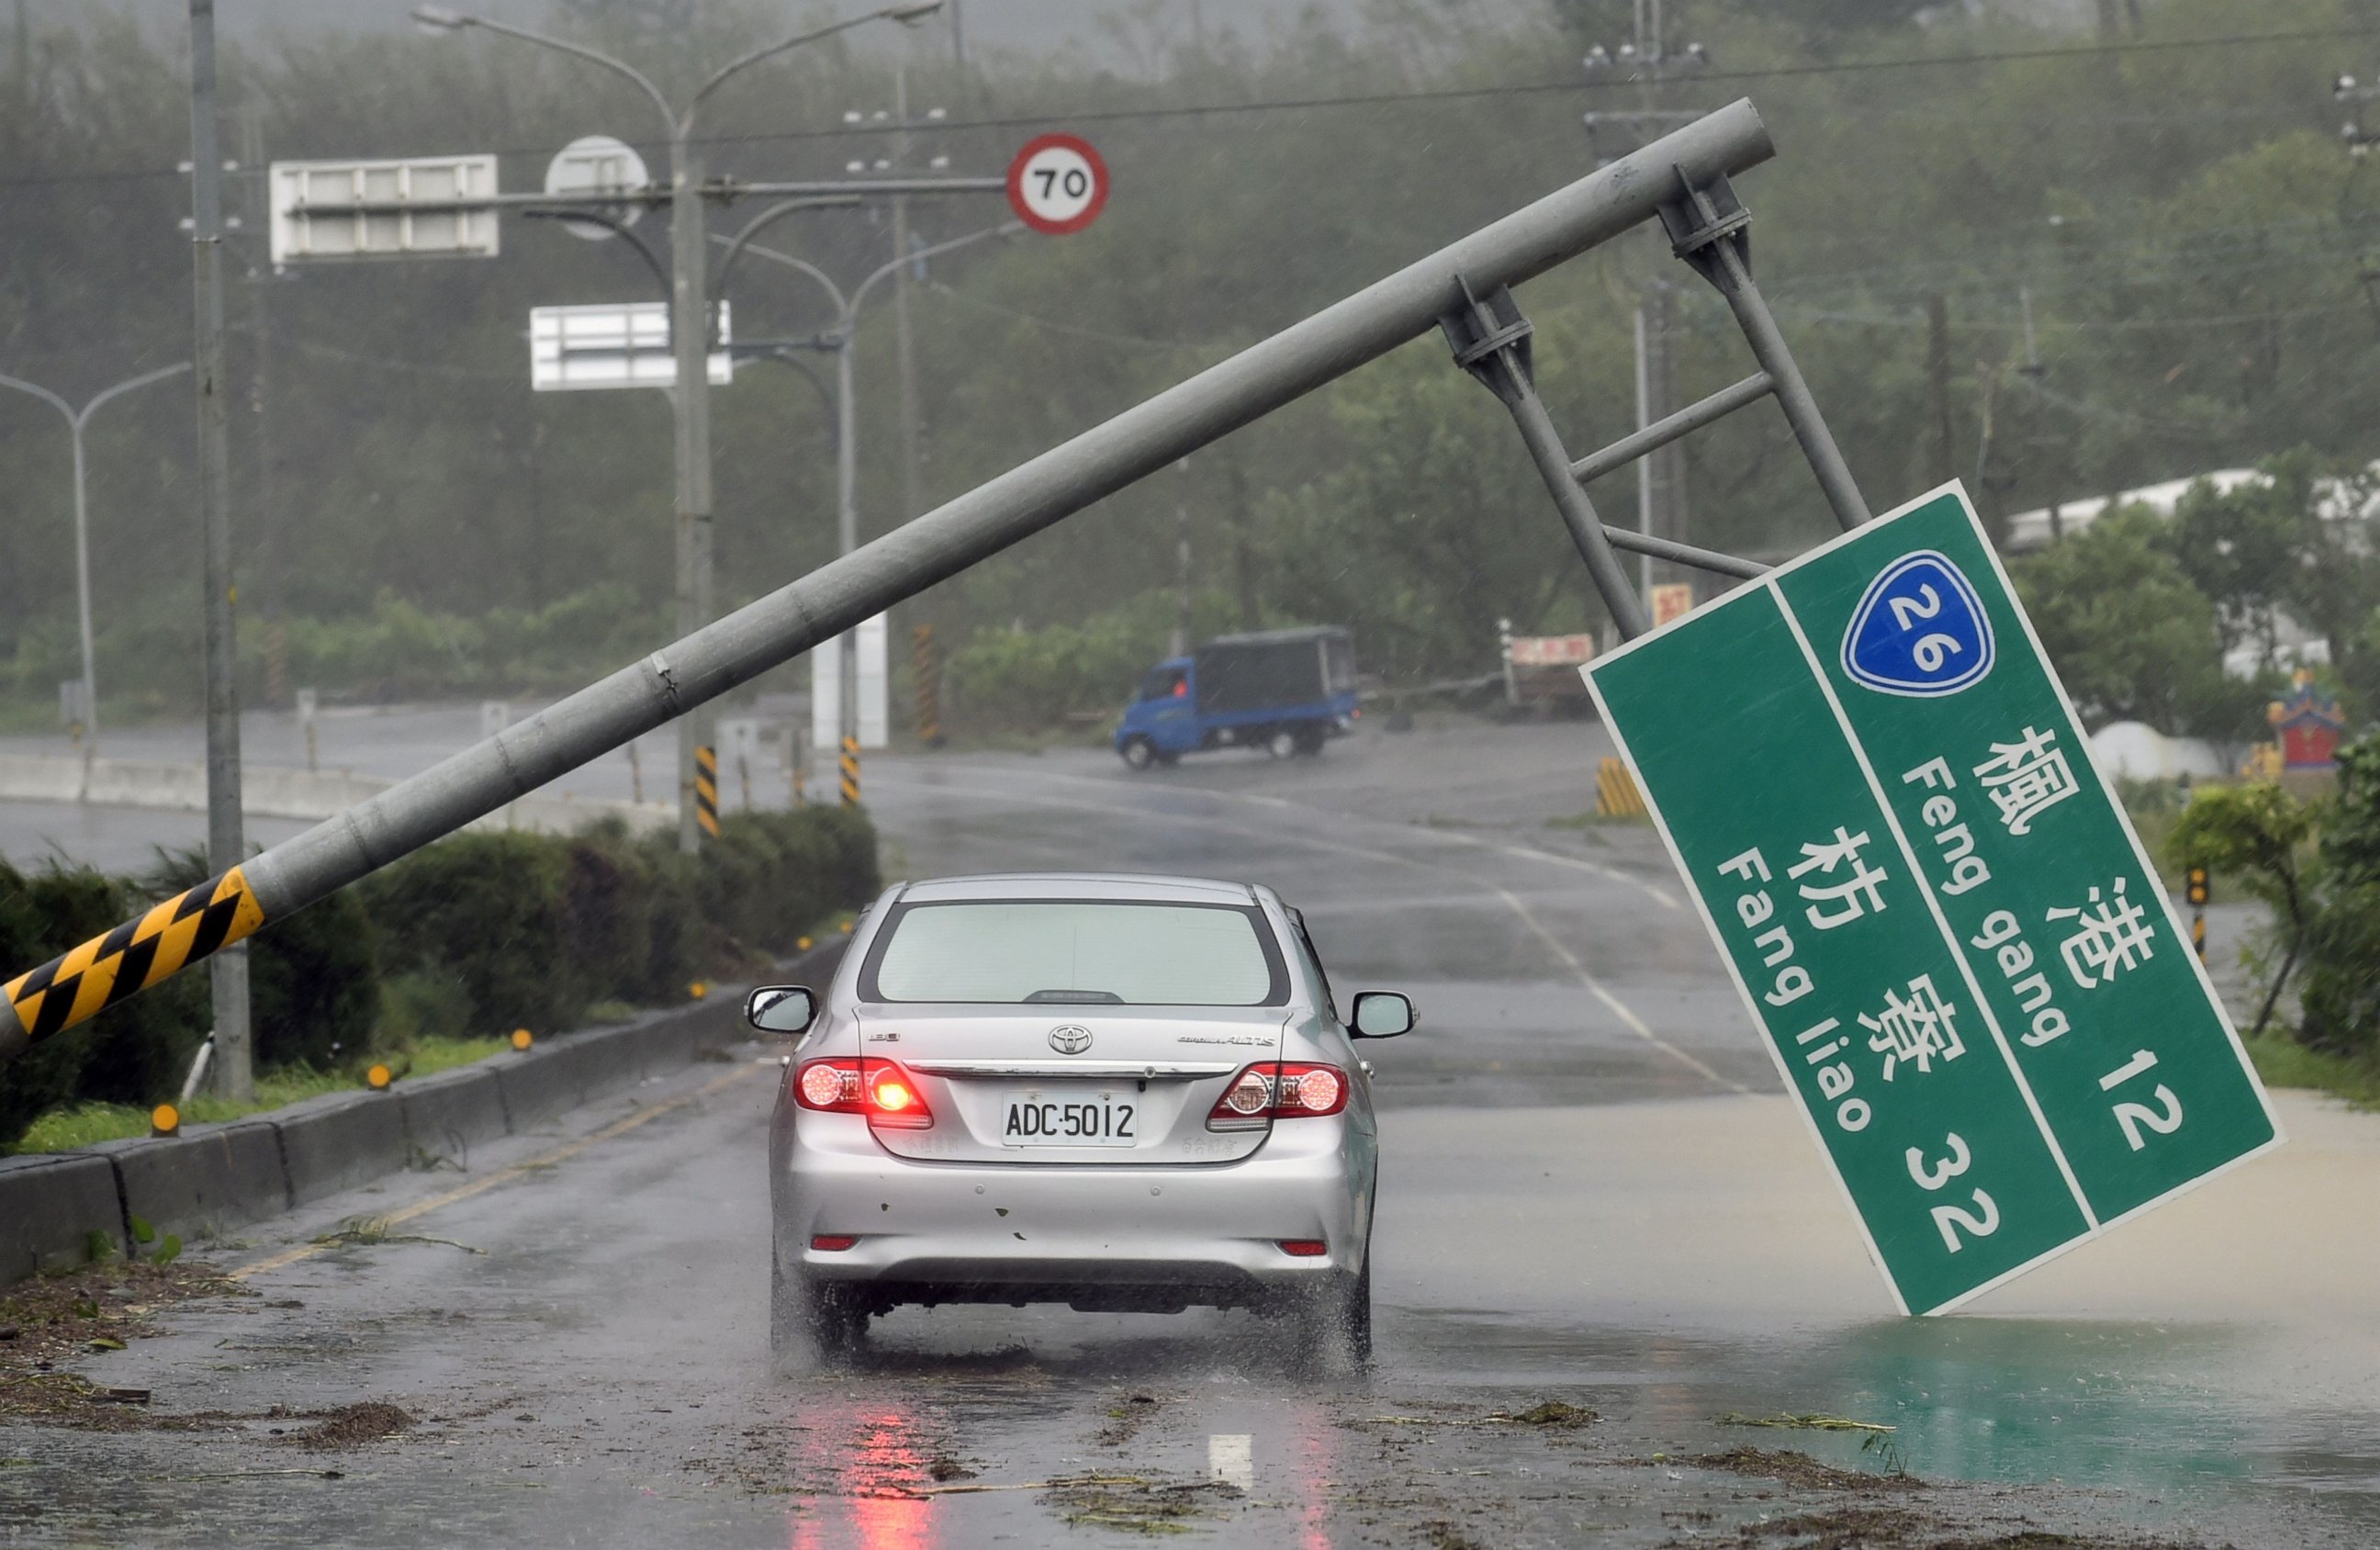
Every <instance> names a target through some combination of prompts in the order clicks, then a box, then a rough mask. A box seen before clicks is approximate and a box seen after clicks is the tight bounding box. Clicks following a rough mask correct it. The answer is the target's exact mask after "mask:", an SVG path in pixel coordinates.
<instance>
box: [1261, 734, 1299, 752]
mask: <svg viewBox="0 0 2380 1550" xmlns="http://www.w3.org/2000/svg"><path fill="white" fill-rule="evenodd" d="M1299 751H1300V749H1299V744H1298V737H1297V733H1293V732H1292V731H1290V730H1289V728H1287V727H1283V728H1281V730H1280V731H1279V732H1277V733H1273V734H1272V735H1271V736H1270V737H1268V738H1266V739H1265V752H1266V753H1268V754H1270V755H1271V756H1272V757H1275V758H1277V759H1285V758H1288V757H1291V756H1292V755H1293V754H1296V753H1297V752H1299Z"/></svg>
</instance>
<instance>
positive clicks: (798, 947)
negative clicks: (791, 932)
mask: <svg viewBox="0 0 2380 1550" xmlns="http://www.w3.org/2000/svg"><path fill="white" fill-rule="evenodd" d="M794 949H795V951H797V952H807V951H809V950H810V939H809V938H807V937H801V938H796V939H795V942H794Z"/></svg>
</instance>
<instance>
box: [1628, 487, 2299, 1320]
mask: <svg viewBox="0 0 2380 1550" xmlns="http://www.w3.org/2000/svg"><path fill="white" fill-rule="evenodd" d="M1582 671H1583V672H1584V673H1585V676H1586V680H1587V684H1588V686H1589V687H1590V688H1591V689H1593V691H1594V693H1595V697H1596V699H1597V702H1598V704H1599V705H1600V706H1601V707H1602V709H1603V718H1604V724H1605V725H1606V726H1608V727H1609V729H1610V731H1611V734H1612V736H1613V738H1614V739H1615V740H1616V741H1617V742H1618V743H1619V744H1620V747H1621V753H1622V755H1623V756H1625V757H1626V758H1627V760H1628V762H1629V766H1630V768H1631V769H1632V770H1633V772H1634V774H1635V776H1636V784H1637V789H1638V790H1639V791H1641V792H1643V793H1644V794H1645V804H1646V805H1647V806H1648V807H1649V808H1650V809H1651V811H1652V813H1653V816H1654V820H1655V822H1656V823H1657V824H1658V825H1659V827H1660V829H1661V833H1662V836H1663V838H1664V839H1665V840H1666V841H1667V842H1669V845H1670V854H1671V855H1672V856H1673V857H1674V858H1675V859H1676V861H1677V864H1678V867H1679V869H1680V871H1681V872H1682V873H1683V875H1684V876H1685V878H1687V880H1688V882H1689V883H1690V884H1691V886H1692V888H1693V891H1694V896H1695V899H1696V901H1697V902H1698V903H1699V904H1700V906H1701V910H1702V914H1703V918H1704V920H1705V923H1706V925H1708V926H1709V927H1710V930H1711V935H1712V936H1713V937H1714V938H1716V939H1717V941H1718V946H1719V950H1720V952H1721V954H1722V956H1723V957H1724V958H1725V959H1726V961H1727V963H1728V966H1729V968H1730V971H1731V972H1732V974H1733V975H1734V978H1735V980H1736V983H1737V985H1738V987H1740V988H1741V989H1742V990H1743V995H1744V999H1745V1002H1746V1004H1747V1005H1749V1006H1750V1008H1751V1010H1752V1013H1753V1016H1754V1019H1755V1021H1756V1022H1757V1023H1759V1025H1760V1029H1761V1032H1762V1035H1763V1036H1764V1038H1765V1040H1766V1042H1767V1045H1768V1047H1769V1050H1770V1053H1771V1054H1772V1055H1773V1056H1774V1057H1775V1058H1776V1060H1777V1063H1778V1069H1779V1072H1781V1073H1782V1074H1783V1076H1784V1078H1785V1083H1786V1085H1787V1087H1788V1089H1789V1090H1791V1092H1792V1094H1793V1095H1794V1096H1795V1097H1796V1098H1797V1099H1798V1100H1799V1102H1800V1104H1801V1106H1802V1108H1803V1111H1804V1113H1805V1114H1807V1116H1808V1117H1809V1120H1810V1122H1811V1126H1812V1128H1813V1129H1814V1130H1815V1132H1816V1133H1817V1137H1818V1140H1819V1143H1820V1144H1821V1146H1822V1147H1823V1148H1824V1149H1825V1152H1826V1155H1827V1158H1828V1162H1829V1163H1831V1164H1832V1165H1833V1168H1834V1170H1835V1174H1836V1177H1837V1178H1838V1179H1839V1180H1840V1181H1841V1183H1842V1186H1843V1190H1844V1193H1846V1194H1848V1195H1849V1196H1850V1198H1851V1202H1852V1207H1853V1209H1854V1210H1855V1211H1856V1212H1857V1214H1858V1216H1859V1219H1860V1225H1861V1228H1862V1229H1863V1231H1864V1234H1865V1237H1866V1239H1867V1242H1868V1247H1869V1251H1870V1253H1872V1254H1873V1255H1874V1256H1875V1258H1876V1263H1877V1265H1879V1266H1880V1267H1881V1268H1882V1269H1883V1271H1884V1276H1885V1280H1886V1282H1887V1284H1888V1286H1889V1287H1890V1288H1891V1290H1892V1293H1893V1297H1894V1300H1895V1301H1896V1302H1898V1303H1899V1304H1900V1307H1901V1309H1902V1310H1903V1311H1904V1312H1913V1313H1940V1312H1943V1311H1945V1310H1947V1309H1949V1308H1953V1307H1956V1306H1957V1305H1958V1304H1960V1303H1961V1302H1965V1301H1966V1300H1968V1299H1969V1298H1971V1297H1973V1296H1976V1295H1977V1294H1979V1293H1981V1292H1983V1291H1985V1290H1989V1289H1990V1288H1992V1287H1994V1286H1997V1285H1998V1284H1999V1283H2000V1282H2002V1281H2005V1280H2007V1279H2008V1278H2010V1277H2012V1276H2016V1275H2019V1274H2022V1272H2023V1271H2025V1270H2027V1269H2029V1268H2031V1267H2032V1266H2034V1265H2038V1264H2040V1263H2041V1262H2042V1261H2043V1260H2046V1259H2047V1258H2049V1257H2050V1256H2052V1255H2054V1254H2057V1253H2061V1252H2063V1251H2064V1250H2066V1249H2068V1248H2070V1247H2072V1246H2073V1245H2074V1244H2076V1243H2080V1242H2083V1241H2087V1240H2088V1239H2091V1238H2093V1237H2095V1236H2096V1235H2098V1234H2099V1233H2100V1232H2102V1231H2104V1230H2105V1229H2107V1228H2109V1227H2111V1226H2114V1225H2115V1224H2116V1223H2118V1222H2119V1221H2121V1220H2123V1219H2125V1218H2126V1217H2132V1216H2135V1215H2138V1214H2139V1213H2140V1212H2143V1211H2145V1210H2148V1209H2149V1208H2151V1207H2153V1206H2155V1205H2158V1204H2159V1203H2161V1202H2163V1201H2166V1200H2169V1199H2171V1198H2172V1197H2173V1196H2174V1195H2176V1194H2179V1193H2181V1192H2182V1191H2184V1190H2187V1189H2189V1188H2191V1187H2192V1185H2194V1184H2196V1183H2199V1182H2200V1181H2204V1180H2205V1179H2207V1178H2209V1177H2211V1176H2213V1175H2214V1174H2216V1173H2217V1172H2220V1171H2221V1170H2223V1169H2227V1168H2229V1167H2232V1166H2233V1165H2235V1164H2237V1163H2239V1162H2240V1161H2241V1160H2243V1159H2245V1158H2247V1157H2250V1156H2254V1155H2255V1154H2257V1153H2259V1152H2262V1151H2265V1150H2267V1149H2269V1148H2271V1147H2273V1146H2276V1145H2277V1144H2279V1143H2280V1139H2281V1133H2280V1127H2279V1125H2278V1124H2277V1122H2276V1120H2275V1119H2274V1117H2273V1113H2272V1109H2271V1106H2270V1104H2269V1102H2268V1101H2267V1099H2266V1098H2265V1092H2264V1089H2263V1087H2262V1086H2261V1085H2260V1084H2258V1083H2257V1081H2256V1077H2255V1072H2254V1071H2253V1068H2252V1067H2251V1066H2250V1065H2249V1063H2248V1060H2247V1056H2246V1053H2245V1052H2244V1051H2243V1050H2242V1049H2241V1048H2240V1041H2239V1036H2238V1035H2236V1034H2235V1033H2234V1032H2233V1031H2232V1029H2231V1025H2230V1023H2229V1022H2228V1020H2227V1019H2226V1017H2225V1016H2224V1013H2223V1009H2222V1005H2221V1003H2220V1002H2219V1001H2218V1000H2217V999H2216V996H2215V992H2214V987H2212V986H2211V985H2210V984H2209V983H2208V982H2207V979H2206V975H2205V971H2204V969H2203V968H2202V967H2201V966H2200V964H2199V962H2198V955H2197V954H2196V953H2195V952H2194V951H2192V947H2191V938H2190V936H2189V933H2188V932H2187V931H2185V930H2184V929H2183V928H2182V926H2180V922H2179V919H2178V917H2177V916H2176V915H2175V914H2174V911H2173V907H2172V904H2171V902H2170V901H2169V900H2168V898H2167V896H2166V892H2165V888H2164V885H2163V883H2162V882H2161V881H2160V880H2159V878H2158V876H2157V873H2156V872H2155V869H2154V868H2153V867H2151V866H2150V865H2149V861H2148V856H2147V854H2146V853H2145V852H2143V850H2142V849H2141V844H2140V841H2139V839H2138V838H2137V837H2136V836H2135V835H2134V834H2133V832H2132V828H2131V822H2130V820H2129V819H2128V818H2127V817H2125V815H2124V811H2123V808H2122V807H2121V806H2120V805H2119V804H2118V803H2117V802H2116V800H2115V798H2114V796H2113V795H2112V794H2111V793H2109V791H2108V789H2107V782H2106V781H2104V780H2103V779H2102V778H2101V777H2100V775H2099V773H2098V771H2097V770H2096V769H2095V768H2094V767H2093V765H2092V763H2091V754H2090V746H2089V743H2088V741H2087V739H2086V737H2085V735H2084V733H2083V728H2082V726H2081V724H2080V723H2079V722H2078V721H2076V720H2075V718H2074V712H2073V709H2072V708H2071V707H2070V705H2069V704H2068V702H2067V698H2066V695H2065V691H2064V690H2063V689H2061V688H2060V687H2059V685H2058V680H2057V677H2056V675H2055V674H2054V673H2053V672H2051V670H2050V666H2049V662H2048V660H2047V659H2046V657H2044V656H2043V654H2042V651H2041V645H2040V642H2039V641H2038V640H2037V639H2036V638H2035V637H2034V633H2033V627H2032V625H2031V624H2030V623H2029V622H2028V621H2027V620H2026V619H2025V617H2024V614H2023V612H2022V609H2021V608H2019V606H2018V604H2017V599H2016V596H2015V593H2014V591H2013V589H2012V588H2011V587H2010V586H2009V582H2008V577H2007V575H2005V574H2004V573H2003V572H2002V571H2001V569H2000V565H1999V561H1998V557H1997V556H1996V555H1995V554H1994V553H1993V551H1992V549H1991V545H1990V543H1989V541H1988V540H1987V539H1985V536H1984V532H1983V528H1982V526H1981V525H1980V524H1979V523H1978V522H1977V521H1976V520H1975V515H1974V511H1973V508H1972V507H1971V506H1969V505H1968V503H1967V499H1966V494H1965V492H1964V491H1963V490H1961V489H1960V488H1959V487H1958V486H1956V485H1949V486H1945V487H1944V488H1943V489H1941V490H1936V491H1935V492H1934V493H1933V494H1931V495H1928V496H1926V497H1925V498H1924V499H1922V500H1919V501H1916V502H1913V503H1911V504H1910V505H1907V506H1904V507H1902V508H1901V509H1900V511H1897V512H1894V513H1892V514H1891V515H1888V516H1885V517H1881V518H1879V519H1878V520H1876V521H1875V522H1873V523H1870V524H1868V525H1867V526H1866V527H1861V528H1859V529H1857V530H1856V531H1854V532H1852V533H1848V534H1845V535H1844V536H1843V537H1841V538H1840V539H1835V540H1834V541H1833V542H1831V543H1828V544H1827V545H1825V546H1823V547H1821V548H1819V549H1817V550H1815V551H1812V552H1810V553H1808V554H1805V555H1803V556H1802V557H1801V558H1799V559H1797V560H1795V561H1793V562H1792V563H1790V564H1787V565H1784V566H1781V567H1779V568H1778V569H1777V570H1774V571H1771V572H1769V573H1767V575H1764V576H1762V577H1761V578H1760V579H1759V580H1758V581H1756V582H1755V583H1753V584H1752V585H1750V586H1747V587H1740V588H1738V589H1737V590H1736V591H1734V592H1731V593H1730V594H1729V595H1727V596H1726V597H1724V598H1720V599H1716V600H1714V601H1712V602H1708V603H1706V604H1705V605H1703V607H1701V608H1700V609H1697V610H1696V611H1695V612H1694V613H1692V614H1690V615H1688V616H1687V617H1686V618H1684V619H1682V620H1679V621H1678V622H1676V623H1675V624H1669V625H1666V626H1664V627H1663V628H1661V629H1658V630H1655V631H1654V632H1652V633H1651V634H1649V635H1646V636H1642V637H1641V638H1639V639H1637V640H1635V641H1633V642H1631V643H1630V644H1629V645H1628V646H1627V647H1625V648H1622V649H1621V650H1619V651H1616V652H1613V653H1611V654H1609V655H1608V656H1605V657H1602V658H1600V659H1598V660H1596V661H1594V662H1592V663H1590V664H1588V665H1587V666H1586V667H1585V669H1583V670H1582Z"/></svg>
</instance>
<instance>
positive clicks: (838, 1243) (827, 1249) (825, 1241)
mask: <svg viewBox="0 0 2380 1550" xmlns="http://www.w3.org/2000/svg"><path fill="white" fill-rule="evenodd" d="M858 1241H859V1237H858V1235H857V1234H856V1233H850V1232H821V1233H818V1234H815V1235H814V1236H812V1237H811V1239H810V1247H811V1248H813V1249H816V1250H818V1251H820V1253H831V1254H839V1253H843V1251H844V1250H845V1249H847V1248H849V1247H851V1246H852V1245H853V1244H854V1243H856V1242H858ZM1281 1246H1282V1247H1283V1248H1288V1247H1289V1245H1287V1244H1286V1243H1284V1244H1282V1245H1281ZM1289 1252H1290V1253H1296V1252H1297V1251H1296V1250H1295V1249H1290V1251H1289Z"/></svg>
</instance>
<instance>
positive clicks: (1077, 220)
mask: <svg viewBox="0 0 2380 1550" xmlns="http://www.w3.org/2000/svg"><path fill="white" fill-rule="evenodd" d="M1107 202H1108V164H1107V163H1105V162H1103V161H1101V160H1100V159H1099V152H1098V151H1094V150H1092V149H1091V142H1090V141H1088V140H1087V139H1078V138H1077V137H1075V136H1074V135H1040V136H1037V137H1035V138H1034V139H1030V140H1027V141H1026V145H1025V149H1024V150H1022V151H1018V152H1017V153H1016V160H1014V162H1011V163H1008V203H1009V206H1010V207H1011V208H1012V209H1014V211H1015V212H1016V218H1017V219H1018V220H1020V221H1022V222H1024V223H1025V224H1026V225H1028V226H1030V227H1032V228H1033V229H1034V230H1035V231H1037V232H1040V233H1041V234H1043V235H1044V236H1065V235H1066V234H1067V233H1069V232H1078V231H1081V230H1082V229H1083V228H1084V227H1085V226H1087V225H1089V224H1091V223H1092V222H1093V221H1096V220H1098V219H1099V212H1100V210H1102V209H1103V208H1105V207H1106V205H1107Z"/></svg>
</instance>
